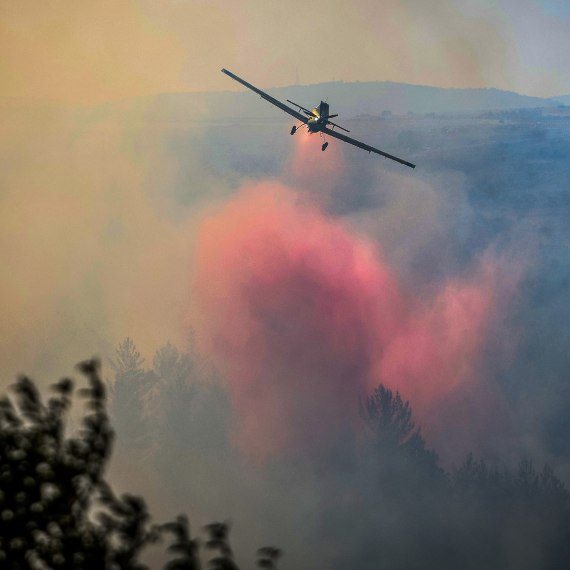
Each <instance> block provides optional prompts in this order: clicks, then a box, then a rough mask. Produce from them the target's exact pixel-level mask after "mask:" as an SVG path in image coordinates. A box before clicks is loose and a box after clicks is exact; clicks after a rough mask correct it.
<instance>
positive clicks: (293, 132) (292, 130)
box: [291, 125, 297, 135]
mask: <svg viewBox="0 0 570 570" xmlns="http://www.w3.org/2000/svg"><path fill="white" fill-rule="evenodd" d="M296 132H297V127H296V126H295V125H293V126H292V127H291V134H292V135H294V134H295V133H296Z"/></svg>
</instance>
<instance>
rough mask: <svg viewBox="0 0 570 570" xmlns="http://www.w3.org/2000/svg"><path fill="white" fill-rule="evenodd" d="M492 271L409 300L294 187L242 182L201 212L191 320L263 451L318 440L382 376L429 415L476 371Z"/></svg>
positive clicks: (240, 426)
mask: <svg viewBox="0 0 570 570" xmlns="http://www.w3.org/2000/svg"><path fill="white" fill-rule="evenodd" d="M492 275H493V271H492V266H491V264H489V263H487V264H484V265H483V267H482V268H481V269H480V270H478V271H476V272H474V274H473V275H471V276H470V278H469V279H466V280H464V281H461V280H457V281H451V282H449V283H446V284H443V286H442V288H441V291H440V293H439V294H438V295H437V296H436V298H435V299H431V300H429V301H422V302H420V301H417V300H414V299H413V298H411V297H410V296H408V295H406V294H405V293H404V292H403V291H402V290H401V288H400V286H399V284H398V282H397V279H396V277H395V275H394V273H393V272H392V270H391V269H390V267H388V266H387V264H386V262H385V261H384V260H383V258H382V255H381V252H379V251H378V249H377V248H376V247H375V246H374V245H373V244H371V243H369V242H368V241H366V240H365V239H363V238H361V237H359V236H356V235H354V234H353V233H352V232H351V231H350V230H348V229H347V228H346V227H345V226H343V225H342V224H341V223H339V222H338V221H336V220H334V219H331V218H330V217H328V216H327V215H326V214H324V213H322V212H321V211H320V210H318V209H317V208H314V207H312V206H310V205H307V204H306V203H305V204H301V203H300V202H299V198H298V196H297V195H296V194H295V192H293V191H292V190H290V189H288V188H286V187H284V186H283V185H281V184H279V183H277V182H263V183H259V184H257V185H250V186H248V187H245V188H243V189H242V190H241V191H240V192H239V193H238V194H237V196H236V197H235V198H234V199H232V200H231V201H230V202H229V203H227V204H226V205H225V206H224V207H223V208H222V209H221V210H220V211H218V212H217V213H215V214H214V215H212V216H211V217H209V218H207V219H206V220H205V221H204V222H203V224H202V227H201V230H200V233H199V236H198V245H197V266H196V275H195V280H194V295H195V299H196V303H197V308H198V314H199V315H200V316H199V318H198V319H197V320H196V322H195V327H196V329H197V333H198V338H199V340H200V341H201V343H202V346H203V347H204V348H205V349H207V350H208V351H209V353H210V354H211V355H212V356H213V358H214V360H215V362H216V363H217V364H218V366H220V368H221V369H222V370H223V371H224V373H225V376H226V378H227V380H228V389H229V392H230V395H231V398H232V402H233V405H234V410H235V430H234V433H235V437H236V441H237V442H238V443H239V444H240V445H241V446H242V447H243V448H244V449H246V450H247V451H248V452H250V453H252V454H254V455H256V456H258V457H263V456H266V455H267V454H270V453H274V452H280V451H287V450H303V449H315V448H316V446H319V447H322V446H323V445H326V442H327V441H331V440H333V439H334V437H335V435H336V434H339V435H340V433H341V432H342V430H346V429H350V428H351V427H353V426H355V425H356V422H358V398H359V397H360V396H364V395H366V394H368V393H370V391H371V390H372V389H373V388H374V387H376V386H377V385H378V384H379V383H380V382H383V383H385V384H387V385H389V386H390V387H393V388H396V389H398V390H400V391H401V392H402V393H403V395H404V397H406V398H409V399H410V400H411V402H412V405H413V406H414V410H415V411H416V413H417V415H418V416H419V418H420V419H421V420H422V421H423V422H424V423H425V422H426V421H428V419H427V418H429V415H430V413H432V411H433V409H434V407H436V406H437V403H438V402H439V401H441V400H442V399H443V398H445V397H446V396H448V395H449V393H450V392H453V391H454V390H457V389H458V387H461V386H462V385H468V384H469V383H470V382H471V381H472V379H473V377H474V375H476V372H477V362H478V359H479V358H480V354H481V350H482V347H483V344H484V340H485V334H486V330H487V326H488V323H489V320H490V315H491V314H492V312H493V309H494V296H493V293H492V291H493V278H492Z"/></svg>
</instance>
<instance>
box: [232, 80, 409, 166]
mask: <svg viewBox="0 0 570 570" xmlns="http://www.w3.org/2000/svg"><path fill="white" fill-rule="evenodd" d="M222 73H225V74H226V75H227V76H229V77H231V78H232V79H234V80H235V81H237V82H238V83H241V84H242V85H244V86H245V87H247V88H248V89H251V90H252V91H254V92H255V93H257V94H258V95H259V96H260V97H261V98H262V99H265V100H266V101H269V102H270V103H271V104H273V105H275V106H276V107H279V108H280V109H281V110H283V111H285V112H286V113H289V115H291V116H293V117H295V118H296V119H298V120H299V121H301V123H302V124H301V125H294V126H293V127H292V129H291V134H292V135H294V134H295V132H296V131H297V129H299V128H300V129H302V128H303V127H307V130H308V131H309V133H311V134H312V133H320V135H321V137H322V138H323V145H322V146H321V150H323V151H324V150H326V148H327V146H329V143H328V142H326V141H325V135H329V136H331V137H333V138H335V139H339V140H341V141H344V142H347V143H348V144H352V145H354V146H357V147H358V148H362V149H364V150H367V151H368V152H369V153H370V152H375V153H376V154H379V155H381V156H384V157H386V158H389V159H390V160H395V161H396V162H399V163H400V164H404V165H406V166H409V167H410V168H415V167H416V165H415V164H412V163H411V162H407V161H406V160H402V159H401V158H398V157H397V156H393V155H391V154H388V153H387V152H383V151H381V150H378V149H377V148H374V147H373V146H369V145H367V144H365V143H362V142H360V141H357V140H355V139H352V138H350V137H347V136H346V135H343V134H341V133H339V132H336V131H335V130H334V128H335V127H336V128H337V129H341V130H342V131H345V132H347V133H348V132H350V131H349V130H348V129H345V128H344V127H341V126H340V125H337V124H336V123H333V122H332V121H331V120H330V119H333V118H334V117H338V114H337V115H329V104H328V103H326V102H325V101H321V102H320V104H319V106H318V107H315V108H314V109H312V110H311V111H309V109H305V107H302V106H301V105H299V104H298V103H294V102H293V101H290V100H289V99H287V102H288V103H291V104H292V105H294V106H295V107H297V108H298V109H299V111H295V109H291V107H289V106H288V105H285V104H284V103H281V101H279V100H278V99H275V97H271V95H268V94H267V93H265V92H264V91H262V90H261V89H258V88H257V87H254V86H253V85H252V84H251V83H248V82H247V81H245V80H243V79H242V78H241V77H238V76H237V75H235V74H234V73H232V72H231V71H228V70H227V69H222ZM300 111H302V112H303V113H304V114H301V112H300ZM327 125H332V129H330V128H329V127H328V126H327Z"/></svg>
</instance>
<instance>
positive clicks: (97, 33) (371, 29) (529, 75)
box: [0, 0, 570, 104]
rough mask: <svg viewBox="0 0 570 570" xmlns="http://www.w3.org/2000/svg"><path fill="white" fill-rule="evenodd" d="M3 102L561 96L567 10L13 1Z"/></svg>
mask: <svg viewBox="0 0 570 570" xmlns="http://www.w3.org/2000/svg"><path fill="white" fill-rule="evenodd" d="M0 48H1V50H2V58H1V60H0V96H16V97H22V96H24V97H34V98H50V99H56V100H63V101H66V102H71V103H82V104H83V103H88V104H89V103H97V102H101V101H105V100H108V99H117V98H124V97H131V96H137V95H146V94H151V93H156V92H165V91H187V90H192V91H195V90H218V89H235V88H236V86H234V85H233V84H232V83H231V82H229V80H228V79H227V78H226V77H224V76H223V75H221V74H220V73H219V69H220V68H221V67H228V68H230V69H232V70H234V71H236V72H238V73H241V74H243V75H246V76H247V77H248V78H250V79H251V80H252V81H255V82H257V83H258V84H260V85H263V86H278V85H287V84H292V83H294V82H295V80H296V74H297V73H298V77H299V79H300V82H301V83H315V82H322V81H329V80H332V79H337V80H345V81H356V80H358V81H372V80H391V81H403V82H410V83H422V84H430V85H438V86H443V87H487V86H489V87H498V88H502V89H512V90H516V91H519V92H522V93H526V94H531V95H543V96H551V95H559V94H562V93H568V92H570V58H569V57H568V53H570V3H569V2H568V1H567V0H544V1H539V0H498V1H494V2H492V1H487V0H385V1H382V2H379V1H378V0H354V1H351V2H349V1H344V0H342V1H341V0H312V1H300V0H290V1H273V0H270V1H268V0H241V1H237V0H236V1H232V2H229V1H222V0H98V1H93V0H84V1H82V2H76V1H69V0H43V1H42V2H39V1H37V0H19V1H18V2H3V3H2V5H1V6H0Z"/></svg>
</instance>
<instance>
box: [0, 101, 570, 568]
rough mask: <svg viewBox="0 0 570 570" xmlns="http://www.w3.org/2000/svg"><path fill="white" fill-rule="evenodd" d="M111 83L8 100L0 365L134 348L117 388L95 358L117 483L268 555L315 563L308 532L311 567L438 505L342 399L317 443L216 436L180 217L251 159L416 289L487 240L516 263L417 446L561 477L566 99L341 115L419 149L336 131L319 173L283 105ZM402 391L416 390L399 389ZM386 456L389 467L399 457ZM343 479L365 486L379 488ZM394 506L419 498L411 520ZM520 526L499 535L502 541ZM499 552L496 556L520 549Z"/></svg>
mask: <svg viewBox="0 0 570 570" xmlns="http://www.w3.org/2000/svg"><path fill="white" fill-rule="evenodd" d="M139 104H140V102H139ZM125 105H126V106H127V108H126V110H125V112H124V113H122V114H120V115H119V116H118V117H117V115H116V113H115V111H113V112H112V113H111V112H108V110H107V109H105V108H104V107H103V108H97V109H95V110H91V111H85V110H65V111H63V110H61V109H53V108H41V109H37V108H35V109H34V113H30V112H29V109H19V110H18V109H14V108H13V107H9V108H4V109H3V110H2V112H1V113H2V118H3V125H4V126H5V128H6V129H7V131H6V132H7V133H8V135H9V136H5V137H3V138H2V139H1V145H2V146H1V148H0V153H1V160H2V165H3V168H2V173H1V175H0V176H1V187H2V199H1V202H0V209H1V215H2V226H1V228H0V236H1V238H0V239H1V241H2V255H3V266H4V278H3V280H2V286H1V287H2V289H1V295H0V297H1V299H2V314H3V319H2V323H1V324H0V333H1V336H2V339H3V342H2V347H1V351H2V352H1V357H2V358H1V363H2V364H1V371H2V382H3V383H4V384H3V385H4V386H5V385H6V384H8V383H10V382H12V379H13V377H14V375H15V374H16V373H17V372H20V371H22V370H25V371H26V372H28V373H30V374H31V375H32V376H34V375H35V376H37V377H38V378H39V379H42V380H46V381H48V380H49V381H51V380H52V379H54V377H58V376H60V375H62V374H64V373H66V372H67V371H68V370H69V368H70V366H71V365H72V364H73V363H75V362H77V361H79V360H81V359H82V358H84V357H85V356H88V355H90V354H92V353H99V354H101V355H103V356H108V357H114V347H115V346H116V345H117V344H118V343H119V342H120V341H122V340H123V339H124V338H125V337H127V336H130V337H132V338H133V339H134V340H135V342H136V344H137V346H138V348H139V349H140V350H141V352H142V354H143V356H144V357H145V358H146V361H145V363H144V364H142V365H141V371H140V376H137V377H136V378H137V384H136V386H137V391H136V392H134V393H133V394H130V395H129V389H130V388H129V385H128V384H125V386H124V388H123V392H121V388H120V382H119V378H118V376H119V375H117V378H115V373H113V371H112V370H111V369H110V368H108V371H107V376H108V379H109V381H110V382H111V383H112V384H113V385H114V393H113V400H112V406H113V413H114V414H115V419H116V427H117V431H118V447H117V453H116V455H115V459H114V462H113V477H114V480H115V482H116V484H117V486H118V487H119V488H128V489H130V490H132V491H140V492H144V493H145V495H147V496H148V497H149V499H150V504H151V508H152V510H153V511H154V512H155V513H156V515H157V517H158V518H160V517H162V516H164V517H166V516H171V515H172V514H175V513H177V512H179V511H184V510H185V511H187V512H188V513H189V515H190V519H191V521H192V523H193V525H194V526H196V527H197V526H198V525H200V524H202V523H206V522H209V521H211V520H213V519H224V518H230V519H231V520H232V521H233V522H234V525H235V526H234V530H233V535H234V542H235V545H236V549H237V550H239V551H240V552H242V553H253V552H254V549H255V547H256V546H258V545H260V544H264V543H276V544H279V545H280V546H282V547H283V548H284V549H285V550H286V552H287V556H286V558H285V559H284V564H283V567H284V568H314V567H318V565H319V561H320V560H322V556H323V552H326V560H327V567H330V568H336V567H338V568H340V567H347V566H352V567H358V568H366V567H367V566H366V560H364V558H365V555H364V554H363V553H364V552H375V550H374V548H375V546H374V545H375V544H376V543H377V542H378V541H379V539H378V536H379V535H381V536H382V541H386V542H387V543H399V544H401V546H400V547H399V549H392V550H390V551H389V552H388V553H387V554H386V556H387V558H386V560H385V561H384V564H386V567H389V568H396V567H398V564H401V562H399V561H401V560H402V557H404V553H405V552H407V551H408V552H409V556H410V558H407V561H408V564H409V565H408V567H415V565H417V564H419V562H418V560H417V557H418V556H420V554H419V553H421V552H422V550H421V548H419V547H418V548H417V549H414V548H413V546H414V545H415V544H417V540H416V539H417V537H418V536H420V535H421V532H422V529H425V528H426V525H428V524H433V528H434V529H437V530H438V532H441V534H442V536H444V533H443V531H442V530H441V529H442V528H443V527H444V522H443V521H441V520H438V521H436V522H435V523H434V521H433V520H430V521H427V522H426V521H425V520H423V519H421V517H426V518H429V517H431V516H435V513H437V512H438V511H437V504H434V503H436V502H437V497H438V495H437V494H435V493H434V494H432V495H426V496H425V497H423V498H422V499H421V500H420V501H419V506H417V505H416V506H415V507H413V505H411V504H410V503H409V502H408V501H406V500H401V501H399V500H397V499H396V498H394V497H395V496H397V494H396V495H394V494H392V495H390V494H387V493H386V492H385V491H382V490H377V489H375V488H374V487H375V481H376V477H377V470H376V469H377V466H376V465H375V464H374V460H373V458H372V457H373V452H372V451H370V449H369V447H367V445H369V444H368V443H366V441H365V442H364V443H363V442H362V441H361V440H360V436H357V437H355V435H354V431H353V430H352V429H351V428H350V426H348V425H347V426H344V425H343V424H342V421H339V432H340V435H339V434H337V437H338V441H335V442H333V445H331V446H330V448H329V449H328V450H327V452H326V453H323V454H321V455H309V454H306V453H297V454H295V453H293V454H283V455H276V456H274V457H270V458H269V459H267V460H265V461H264V462H261V463H259V462H255V461H252V460H251V458H250V457H248V456H247V455H244V454H243V453H242V452H241V450H240V449H239V448H237V447H235V446H234V445H233V434H232V430H233V427H234V426H235V425H236V422H238V423H239V422H240V421H241V420H240V416H239V410H236V408H235V407H234V406H233V402H232V399H231V395H230V391H229V390H228V385H227V382H228V379H227V378H225V377H224V376H223V374H222V372H221V371H220V369H219V367H218V366H217V364H218V362H216V359H215V358H214V357H213V355H211V354H203V353H197V352H196V350H197V347H196V344H195V343H194V342H193V341H192V340H190V337H191V330H190V325H189V322H190V321H191V320H192V319H191V317H192V315H189V312H190V311H191V307H192V302H193V299H192V287H191V283H192V273H193V269H194V262H195V259H194V257H193V255H194V250H195V236H196V232H197V229H198V227H200V225H201V224H202V222H203V220H204V218H205V217H210V216H214V215H216V212H217V211H218V210H219V208H220V207H221V206H223V205H224V204H225V203H226V202H227V201H228V200H229V199H230V198H231V197H232V196H233V195H234V194H235V193H236V192H237V191H238V189H239V187H240V186H241V185H242V184H243V183H244V182H247V181H249V180H264V179H266V178H279V179H280V180H282V181H284V182H285V183H287V184H289V185H291V186H294V187H295V188H298V189H299V190H300V192H301V193H303V195H304V196H305V199H306V200H307V201H308V202H310V203H316V204H318V205H319V207H321V208H322V210H323V212H324V213H325V214H326V216H329V217H330V218H333V219H339V220H342V223H343V224H346V227H348V228H350V229H351V231H354V232H356V233H358V235H362V236H365V238H366V239H368V240H370V241H372V242H374V243H377V244H379V245H380V246H381V248H382V251H383V255H384V256H385V258H386V260H387V263H388V264H389V265H390V267H391V268H392V269H393V270H394V272H395V273H396V274H397V277H398V279H399V280H400V281H401V283H402V286H403V288H404V289H405V290H406V291H407V292H409V293H410V294H411V295H412V296H413V297H414V298H418V299H422V298H428V299H429V298H431V297H432V296H433V294H434V291H437V290H438V287H439V286H440V285H441V283H442V282H444V281H445V280H446V279H448V278H452V277H454V276H457V275H463V274H464V273H465V272H468V271H469V269H470V268H471V267H472V266H473V264H474V262H475V261H476V260H478V259H480V258H482V257H484V256H485V255H489V252H491V253H492V254H493V255H495V259H499V260H500V261H501V264H502V270H503V272H504V273H507V274H510V273H513V274H516V275H515V279H514V281H515V283H516V286H515V287H514V288H513V291H512V294H511V295H510V296H509V302H508V303H507V304H505V308H504V310H502V311H501V315H500V318H498V319H497V321H496V322H493V324H492V326H491V327H490V328H489V330H488V332H487V334H486V337H485V346H484V349H483V350H482V353H481V354H482V356H481V358H480V359H478V361H477V363H478V366H479V371H478V376H479V377H482V378H484V379H485V384H484V386H483V389H482V392H481V390H480V389H479V391H477V390H476V391H475V392H476V393H475V394H474V396H473V397H472V398H464V399H459V401H458V399H457V398H455V399H454V397H452V396H450V397H449V400H448V401H446V402H445V403H442V404H440V405H439V407H438V410H440V411H442V410H443V411H446V413H447V415H448V416H449V417H447V418H446V417H444V418H443V420H442V421H441V426H442V427H441V429H439V431H437V433H434V438H433V439H432V440H430V439H429V438H428V442H427V443H428V447H435V448H436V450H437V452H438V453H440V455H442V456H443V457H444V458H445V460H446V465H447V466H452V465H453V464H456V465H457V464H459V463H460V462H461V461H462V460H463V457H464V453H465V452H466V451H467V450H468V449H474V450H475V451H476V452H477V454H478V455H479V456H482V457H484V458H486V459H488V460H489V461H491V462H498V461H504V462H506V463H507V464H508V465H511V466H512V465H516V462H517V461H518V458H519V457H520V456H523V455H529V456H532V457H533V458H534V459H535V460H536V461H537V463H540V462H542V461H545V460H547V461H549V462H550V463H551V464H552V465H553V466H554V467H555V468H556V471H557V473H558V474H559V475H562V476H563V478H566V480H568V477H570V447H569V444H568V442H569V441H570V423H569V421H568V413H567V410H568V406H569V405H570V384H569V377H568V370H569V369H570V366H569V365H570V358H569V356H568V351H567V347H568V345H569V342H570V327H568V323H569V322H570V304H569V303H568V295H567V291H568V283H569V280H570V259H569V256H568V244H569V240H570V235H569V233H568V227H569V225H568V219H569V214H570V195H569V190H570V178H569V176H570V174H569V172H568V167H567V165H568V161H569V159H570V130H569V127H568V119H567V118H564V117H563V116H557V115H555V114H552V113H551V112H546V111H545V112H544V113H542V112H541V111H526V112H503V113H502V114H497V115H495V116H492V115H485V116H464V117H457V116H456V117H439V118H435V117H417V118H404V117H392V118H384V119H380V118H377V119H374V120H370V119H369V120H368V121H365V120H353V121H352V122H351V126H350V128H351V130H352V131H353V132H354V133H358V135H359V136H360V137H362V138H364V139H366V140H368V141H370V142H371V143H372V144H378V145H379V146H380V147H381V148H386V150H388V151H389V152H393V153H395V154H401V155H404V156H409V157H410V158H411V159H413V160H414V161H415V162H417V163H418V168H417V169H416V171H415V172H414V173H413V175H409V174H408V173H403V172H402V170H401V169H399V167H397V166H395V165H390V164H388V163H387V162H383V161H379V160H378V159H376V158H375V157H372V158H371V157H369V156H368V155H366V154H365V153H362V154H359V153H358V151H356V150H354V151H353V150H352V149H350V148H347V149H342V151H340V152H341V153H342V156H343V157H344V158H343V167H342V170H340V171H339V173H333V176H329V175H323V178H324V180H325V182H326V183H323V180H322V179H320V178H319V177H317V178H311V175H310V172H309V173H308V174H307V171H306V170H301V171H297V172H296V171H295V170H294V168H293V166H294V164H293V161H294V153H295V148H294V147H293V141H292V140H290V139H288V138H287V137H286V136H285V134H286V132H287V131H286V129H285V127H283V126H282V122H280V121H276V122H273V121H270V122H268V123H263V122H257V123H245V122H244V123H238V122H236V123H228V124H225V123H217V124H208V123H202V124H195V123H189V122H185V121H183V120H182V119H181V120H180V122H178V121H172V122H159V121H156V120H154V119H153V118H152V116H151V117H150V118H149V116H147V115H146V114H145V108H144V105H143V108H142V109H140V108H138V109H137V108H136V104H130V103H129V104H127V103H125ZM129 105H130V106H129ZM331 146H332V145H331ZM330 150H331V151H332V149H330ZM327 152H329V151H327ZM333 152H336V150H335V151H333ZM309 166H311V165H310V164H309ZM299 172H300V173H299ZM303 173H304V174H306V176H303ZM325 174H326V173H325ZM329 174H330V173H329ZM337 174H338V175H337ZM327 176H329V177H328V178H327ZM168 341H170V342H172V345H175V346H177V347H178V349H179V352H176V350H175V349H173V347H172V345H167V342H168ZM165 345H166V346H167V348H164V349H163V350H162V351H161V352H160V354H158V355H157V356H156V357H155V356H154V353H155V351H156V350H157V349H159V348H161V347H165ZM185 353H189V354H190V356H189V357H187V358H186V357H184V356H182V355H183V354H185ZM169 366H170V368H169ZM131 386H132V385H131ZM125 392H126V396H125ZM481 393H482V394H483V395H484V396H487V397H489V398H490V399H493V400H496V401H499V402H500V405H499V406H498V407H496V408H491V409H492V411H493V413H499V412H500V414H501V417H489V416H488V415H486V414H487V409H483V408H485V406H487V405H488V401H487V400H486V398H484V397H483V396H481ZM121 394H122V396H121ZM460 395H461V394H460ZM462 395H463V396H465V393H464V394H462ZM123 396H124V398H125V399H123V400H121V397H123ZM357 397H358V395H357V394H355V403H356V399H357ZM403 397H404V398H406V399H410V401H411V404H412V407H413V406H414V394H412V393H410V394H407V393H404V394H403ZM129 398H131V399H129ZM466 401H467V403H466ZM443 416H445V413H444V414H443ZM450 426H451V427H453V429H451V428H450ZM424 427H425V428H426V429H427V428H428V427H429V426H424ZM364 432H365V430H364V428H363V433H364ZM465 432H469V433H470V434H472V439H471V440H470V439H468V438H467V439H466V438H465V437H464V436H465ZM424 433H425V430H424ZM428 433H429V430H428ZM364 439H365V438H364ZM466 441H467V443H468V445H469V447H468V448H467V449H465V445H466V443H465V442H466ZM391 468H392V469H394V470H395V471H391V472H390V473H389V474H388V475H386V477H388V478H389V479H390V477H389V476H392V475H393V473H394V472H397V473H400V474H401V473H404V474H406V476H408V475H410V472H411V470H410V469H409V468H404V467H402V468H401V470H400V471H398V469H400V467H399V466H392V467H391ZM426 476H427V475H426ZM422 477H423V475H422ZM390 480H392V479H390ZM424 483H425V481H424V480H423V479H422V481H420V482H419V483H417V482H416V483H414V485H415V486H414V488H415V489H419V488H423V487H422V485H423V484H424ZM354 489H370V494H369V495H368V501H369V503H373V504H374V505H375V508H374V509H369V508H368V506H367V505H362V504H361V503H360V502H359V500H360V499H359V497H358V496H355V495H357V493H355V492H354ZM414 509H418V510H414ZM410 513H412V514H414V513H415V514H418V516H420V515H421V517H420V519H421V520H419V521H418V523H417V527H415V528H414V529H412V530H413V531H412V532H411V533H410V528H409V520H410ZM438 516H441V517H442V518H445V515H444V514H441V513H439V514H438ZM434 532H435V531H434ZM426 540H427V539H426ZM513 540H514V539H513ZM382 541H380V543H382V544H385V543H384V542H382ZM398 541H399V542H398ZM519 547H520V544H518V543H517V542H516V541H514V543H513V547H512V549H510V550H509V552H512V553H515V552H520V550H517V549H518V548H519ZM513 555H514V554H513ZM536 556H538V554H536ZM360 557H362V558H360ZM414 557H416V558H414ZM244 559H245V560H249V559H248V556H247V554H245V555H244ZM529 560H531V561H536V559H535V558H532V557H530V558H529ZM517 561H518V558H512V559H510V564H512V566H511V567H524V566H522V565H520V564H519V565H518V566H517ZM519 562H520V561H519ZM529 564H530V563H529ZM343 565H344V566H343ZM400 567H401V566H400ZM404 567H405V566H404ZM527 567H529V568H530V567H532V565H530V566H527ZM535 567H536V566H535Z"/></svg>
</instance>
